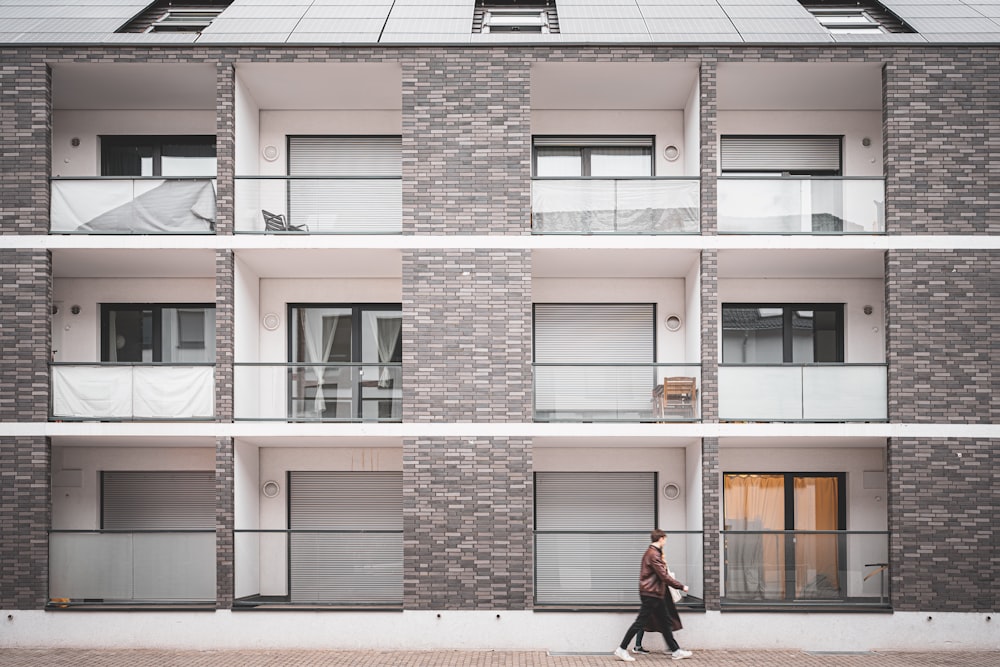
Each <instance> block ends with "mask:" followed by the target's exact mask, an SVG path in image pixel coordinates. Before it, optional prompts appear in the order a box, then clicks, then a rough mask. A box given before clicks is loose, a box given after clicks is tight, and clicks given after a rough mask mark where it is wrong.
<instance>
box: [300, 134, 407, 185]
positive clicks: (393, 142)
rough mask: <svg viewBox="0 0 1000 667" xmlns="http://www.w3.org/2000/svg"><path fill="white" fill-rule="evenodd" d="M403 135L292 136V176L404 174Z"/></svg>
mask: <svg viewBox="0 0 1000 667" xmlns="http://www.w3.org/2000/svg"><path fill="white" fill-rule="evenodd" d="M401 174H402V139H401V138H400V137H289V138H288V175H289V176H400V175H401Z"/></svg>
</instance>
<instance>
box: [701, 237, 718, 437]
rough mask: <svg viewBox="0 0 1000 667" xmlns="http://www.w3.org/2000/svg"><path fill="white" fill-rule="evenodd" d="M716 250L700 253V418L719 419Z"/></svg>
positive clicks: (713, 420)
mask: <svg viewBox="0 0 1000 667" xmlns="http://www.w3.org/2000/svg"><path fill="white" fill-rule="evenodd" d="M719 307H720V306H719V251H718V250H703V251H702V253H701V332H700V333H701V420H702V421H703V422H717V421H719V328H720V323H719Z"/></svg>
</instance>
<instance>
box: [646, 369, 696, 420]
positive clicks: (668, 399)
mask: <svg viewBox="0 0 1000 667" xmlns="http://www.w3.org/2000/svg"><path fill="white" fill-rule="evenodd" d="M697 401H698V386H697V382H696V378H693V377H670V378H664V379H663V384H658V385H656V387H654V388H653V415H654V416H655V417H658V418H660V419H665V418H675V419H676V418H680V419H694V417H695V407H696V406H697V404H698V403H697Z"/></svg>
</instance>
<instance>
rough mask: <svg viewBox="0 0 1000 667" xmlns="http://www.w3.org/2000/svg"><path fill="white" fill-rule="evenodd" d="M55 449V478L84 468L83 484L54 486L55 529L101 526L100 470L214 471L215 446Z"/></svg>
mask: <svg viewBox="0 0 1000 667" xmlns="http://www.w3.org/2000/svg"><path fill="white" fill-rule="evenodd" d="M52 452H53V471H52V472H53V478H54V479H55V478H56V477H57V476H58V475H57V473H59V472H60V471H62V470H79V471H81V472H80V474H79V479H80V480H81V484H80V486H78V487H72V486H55V484H54V485H53V489H52V528H53V529H54V530H68V529H76V530H97V529H99V528H100V525H101V524H100V519H101V483H100V473H101V471H103V470H130V471H152V470H215V449H214V448H212V447H197V448H195V447H58V446H53V448H52ZM57 465H58V466H59V469H58V470H57V469H56V466H57Z"/></svg>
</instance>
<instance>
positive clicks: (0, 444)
mask: <svg viewBox="0 0 1000 667" xmlns="http://www.w3.org/2000/svg"><path fill="white" fill-rule="evenodd" d="M50 457H51V449H50V447H49V442H48V439H47V438H35V437H31V438H28V437H0V464H2V465H0V536H2V537H3V539H0V609H39V608H41V607H42V606H43V605H44V604H45V601H46V599H47V598H48V590H49V538H48V529H49V525H50V523H51V520H50V518H49V517H50V516H51V512H52V504H51V496H50V492H49V489H50V485H49V460H50Z"/></svg>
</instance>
